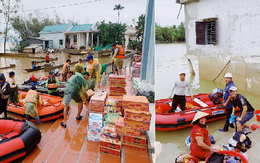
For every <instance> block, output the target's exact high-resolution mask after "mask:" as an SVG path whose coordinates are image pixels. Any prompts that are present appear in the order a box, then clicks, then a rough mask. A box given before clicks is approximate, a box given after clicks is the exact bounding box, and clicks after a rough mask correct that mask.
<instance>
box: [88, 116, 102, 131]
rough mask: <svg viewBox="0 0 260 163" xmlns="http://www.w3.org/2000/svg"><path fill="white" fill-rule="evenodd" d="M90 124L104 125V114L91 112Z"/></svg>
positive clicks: (99, 126) (94, 125)
mask: <svg viewBox="0 0 260 163" xmlns="http://www.w3.org/2000/svg"><path fill="white" fill-rule="evenodd" d="M88 125H89V126H93V127H96V128H102V127H103V115H102V114H96V113H89V117H88Z"/></svg>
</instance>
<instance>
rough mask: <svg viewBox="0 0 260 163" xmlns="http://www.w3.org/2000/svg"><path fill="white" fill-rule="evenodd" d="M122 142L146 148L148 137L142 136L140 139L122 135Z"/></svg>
mask: <svg viewBox="0 0 260 163" xmlns="http://www.w3.org/2000/svg"><path fill="white" fill-rule="evenodd" d="M122 140H123V141H126V142H130V143H134V144H139V145H143V146H146V144H147V143H146V135H141V136H139V137H136V136H130V135H122Z"/></svg>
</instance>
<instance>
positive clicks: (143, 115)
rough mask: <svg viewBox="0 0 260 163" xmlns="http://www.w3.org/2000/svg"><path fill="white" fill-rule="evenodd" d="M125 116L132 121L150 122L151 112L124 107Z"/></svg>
mask: <svg viewBox="0 0 260 163" xmlns="http://www.w3.org/2000/svg"><path fill="white" fill-rule="evenodd" d="M124 115H125V118H127V119H129V120H133V121H139V122H144V123H150V122H151V116H152V114H151V112H150V111H137V110H131V109H125V114H124Z"/></svg>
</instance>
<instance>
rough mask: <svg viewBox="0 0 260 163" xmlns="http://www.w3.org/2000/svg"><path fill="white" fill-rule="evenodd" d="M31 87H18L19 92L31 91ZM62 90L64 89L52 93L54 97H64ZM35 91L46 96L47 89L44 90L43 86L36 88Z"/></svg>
mask: <svg viewBox="0 0 260 163" xmlns="http://www.w3.org/2000/svg"><path fill="white" fill-rule="evenodd" d="M31 87H32V86H29V85H21V86H19V87H18V89H19V90H21V91H26V92H27V91H29V90H30V89H31ZM64 90H65V87H63V88H58V91H57V92H55V93H53V95H54V96H59V97H63V95H64ZM36 91H37V92H39V93H42V94H48V88H46V87H45V86H36Z"/></svg>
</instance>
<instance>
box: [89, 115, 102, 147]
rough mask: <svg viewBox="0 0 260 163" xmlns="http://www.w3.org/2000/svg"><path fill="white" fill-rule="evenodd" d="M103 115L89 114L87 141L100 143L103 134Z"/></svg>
mask: <svg viewBox="0 0 260 163" xmlns="http://www.w3.org/2000/svg"><path fill="white" fill-rule="evenodd" d="M102 127H103V115H102V114H95V113H90V114H89V120H88V129H87V140H90V141H95V142H99V138H100V136H101V134H102Z"/></svg>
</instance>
